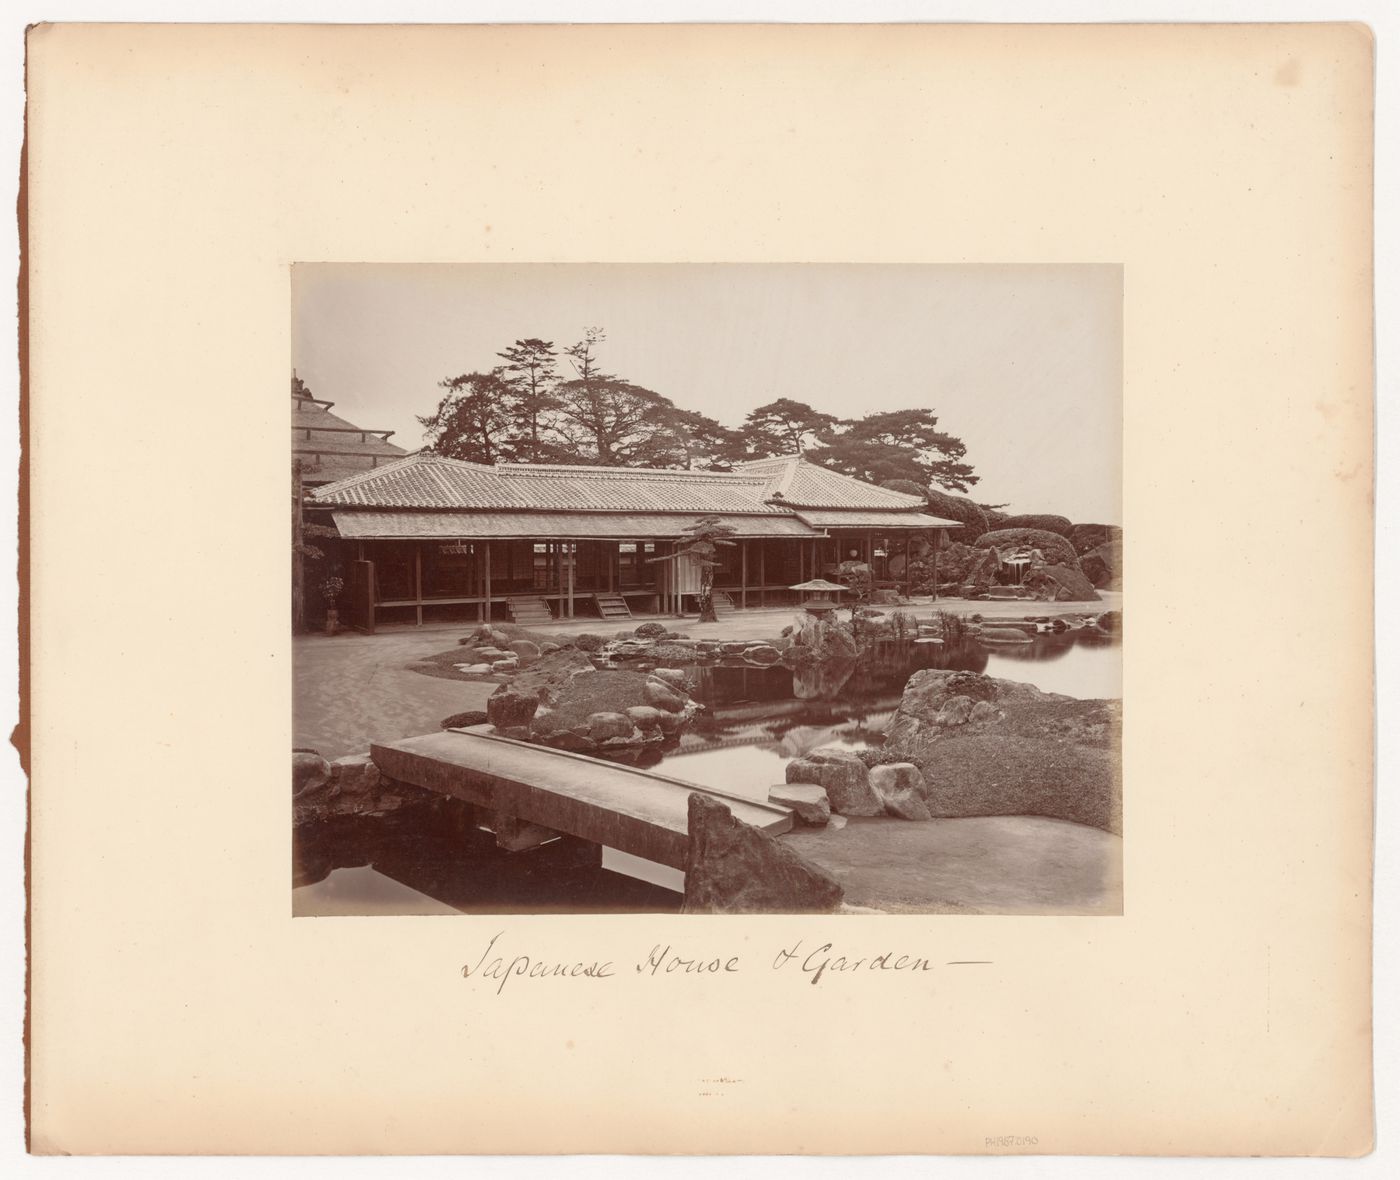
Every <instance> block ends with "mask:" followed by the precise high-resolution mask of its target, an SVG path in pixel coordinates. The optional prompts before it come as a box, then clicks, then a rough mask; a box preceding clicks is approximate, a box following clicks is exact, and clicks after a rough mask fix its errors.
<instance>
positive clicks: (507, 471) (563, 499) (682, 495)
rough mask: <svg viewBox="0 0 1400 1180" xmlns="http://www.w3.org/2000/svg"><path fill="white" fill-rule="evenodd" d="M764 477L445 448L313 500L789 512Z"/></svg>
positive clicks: (335, 486) (470, 507)
mask: <svg viewBox="0 0 1400 1180" xmlns="http://www.w3.org/2000/svg"><path fill="white" fill-rule="evenodd" d="M763 491H764V481H763V480H761V479H756V478H753V477H744V476H742V475H734V474H732V473H729V472H711V471H661V470H656V469H645V468H636V467H568V466H547V465H540V466H533V465H526V464H500V465H499V466H495V467H487V466H484V465H483V464H480V463H468V462H466V461H465V460H462V459H448V458H445V457H443V456H441V455H430V454H417V455H410V456H408V457H407V458H405V459H402V460H400V461H398V462H396V463H390V464H388V465H386V466H383V467H380V468H379V469H378V470H376V471H369V472H365V473H364V474H363V475H358V476H355V477H354V478H353V479H348V480H342V481H341V482H339V483H336V484H329V485H327V486H326V487H323V488H320V489H318V490H317V491H316V493H315V496H314V501H315V502H316V503H321V504H337V505H345V506H352V505H353V506H357V507H364V508H420V509H445V510H452V509H457V510H464V509H465V510H486V511H489V510H493V509H494V510H501V511H509V510H517V511H532V510H533V511H572V512H649V513H650V512H685V513H694V514H696V515H703V514H709V513H716V514H720V515H725V514H732V513H751V514H754V515H759V516H780V515H785V512H784V510H783V508H781V507H780V506H777V505H772V504H768V503H765V502H764V494H763Z"/></svg>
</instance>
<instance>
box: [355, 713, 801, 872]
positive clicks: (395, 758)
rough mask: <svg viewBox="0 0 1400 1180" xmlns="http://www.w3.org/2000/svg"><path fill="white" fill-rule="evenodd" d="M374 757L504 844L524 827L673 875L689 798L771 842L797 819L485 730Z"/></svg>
mask: <svg viewBox="0 0 1400 1180" xmlns="http://www.w3.org/2000/svg"><path fill="white" fill-rule="evenodd" d="M370 757H371V758H373V759H374V764H375V765H376V766H378V767H379V769H380V770H381V771H382V772H383V773H384V774H385V775H387V776H388V777H389V778H391V779H397V780H398V781H400V782H406V783H412V784H413V785H414V786H416V787H423V788H424V789H426V790H429V791H436V792H438V793H440V794H444V795H451V796H452V797H453V798H456V799H461V800H462V801H463V802H465V803H470V804H473V805H475V806H477V807H480V808H482V809H483V813H484V815H485V816H486V817H488V818H489V819H490V820H491V822H492V824H493V825H495V826H494V827H493V830H494V831H496V832H497V834H498V836H499V835H500V833H501V832H502V831H503V830H504V831H506V832H508V833H509V832H511V831H513V830H514V829H513V826H512V825H514V824H516V822H517V821H518V822H519V823H524V824H530V825H538V826H539V827H543V828H548V829H549V830H550V832H558V833H562V834H564V835H569V836H577V837H579V838H580V839H583V840H588V841H591V842H592V843H594V844H602V845H605V846H606V847H608V848H616V849H619V850H620V851H622V852H628V853H631V854H632V855H633V856H640V857H642V858H643V859H644V860H650V861H654V862H656V863H657V864H664V865H670V866H671V867H672V868H675V869H684V868H685V854H686V848H687V846H688V845H689V843H690V836H689V823H688V816H687V807H688V801H689V798H690V796H691V794H692V793H696V792H698V793H699V794H702V795H708V796H710V797H711V798H715V799H718V800H720V801H721V802H723V803H724V804H725V805H726V806H728V808H729V809H730V811H731V812H732V813H733V815H734V817H735V818H736V819H739V820H742V821H743V822H744V823H747V824H752V825H753V826H754V827H757V828H761V829H762V830H763V831H766V832H771V833H772V834H773V835H780V834H782V833H784V832H788V831H791V830H792V825H793V818H792V812H790V811H789V810H788V809H787V808H785V807H780V806H778V805H777V804H774V803H767V802H762V803H760V802H757V801H754V800H750V799H743V798H740V797H738V796H735V795H730V794H728V793H727V792H724V791H720V790H717V789H715V788H713V787H703V786H698V785H696V784H694V783H688V782H684V781H682V780H680V779H674V778H671V777H669V776H667V775H661V774H655V773H653V772H651V771H647V770H639V769H637V768H635V767H631V766H623V765H620V764H619V763H616V762H606V761H604V760H602V759H600V758H593V757H590V756H589V755H587V754H574V753H566V752H565V751H563V750H553V749H550V748H548V747H547V746H536V745H531V744H530V743H528V742H521V741H515V740H514V739H512V738H502V737H497V736H495V735H494V734H492V733H490V732H489V727H487V726H473V727H471V728H469V729H450V730H445V731H444V732H442V733H433V734H427V735H425V736H423V737H415V738H405V739H403V740H401V741H397V742H384V743H379V742H375V743H373V744H371V746H370ZM522 846H523V845H522Z"/></svg>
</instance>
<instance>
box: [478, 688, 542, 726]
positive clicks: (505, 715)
mask: <svg viewBox="0 0 1400 1180" xmlns="http://www.w3.org/2000/svg"><path fill="white" fill-rule="evenodd" d="M539 707H540V698H539V696H538V695H536V694H535V693H533V692H529V691H528V690H527V691H523V692H522V691H521V690H520V689H519V688H517V687H516V686H515V685H513V684H503V685H501V687H500V688H498V689H497V690H496V691H495V692H493V693H492V694H491V695H490V696H489V697H488V698H487V699H486V719H487V720H488V721H489V722H490V723H491V724H492V725H494V726H495V727H496V728H497V729H515V728H517V727H518V726H521V725H529V724H530V722H531V720H532V719H533V718H534V716H535V710H536V709H538V708H539Z"/></svg>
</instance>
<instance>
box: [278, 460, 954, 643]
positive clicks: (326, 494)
mask: <svg viewBox="0 0 1400 1180" xmlns="http://www.w3.org/2000/svg"><path fill="white" fill-rule="evenodd" d="M306 512H307V519H308V520H315V521H317V522H318V523H324V524H329V525H333V526H334V528H335V530H336V532H337V534H338V535H339V536H340V537H341V538H343V540H344V542H345V544H344V545H343V546H342V557H343V561H344V565H345V567H346V571H347V579H346V580H347V583H348V587H347V591H348V592H347V595H346V597H347V599H348V600H349V601H347V602H345V603H343V606H344V607H346V608H348V613H349V616H350V621H351V622H352V623H353V624H354V625H355V626H359V627H362V628H364V629H370V630H372V629H373V628H374V626H375V624H376V622H378V623H390V622H401V623H404V622H408V623H413V622H416V623H419V624H421V623H423V621H424V620H425V619H448V618H467V619H471V618H477V619H480V618H491V619H515V620H517V621H519V622H526V623H529V622H546V621H548V620H549V619H551V618H554V619H558V618H585V617H598V618H604V619H607V618H626V617H629V616H630V615H632V614H633V613H645V614H651V613H664V614H672V613H682V612H684V611H687V610H690V609H693V608H694V601H695V595H696V593H697V592H698V590H699V581H700V571H699V568H698V567H697V566H696V565H695V564H693V563H692V562H690V561H689V560H685V559H682V560H677V561H664V560H661V561H658V560H656V559H657V558H659V557H664V556H665V555H667V554H673V553H675V552H677V550H678V549H680V548H683V546H684V540H683V538H684V531H685V529H686V527H687V526H688V525H691V524H693V523H694V522H695V521H696V520H697V519H699V518H700V517H703V516H717V517H719V518H720V519H721V520H722V521H724V522H725V523H727V524H729V525H731V526H733V528H734V534H733V540H734V544H733V545H729V546H722V547H721V548H720V552H719V560H720V561H721V562H722V564H721V565H720V566H719V567H718V568H717V569H716V570H715V590H716V601H717V605H718V606H719V609H721V610H725V609H729V608H739V609H743V608H746V607H752V606H765V605H779V604H783V603H790V602H796V601H797V598H798V596H797V594H795V593H794V592H792V591H791V590H789V589H788V588H789V587H790V586H792V585H794V584H795V583H799V582H804V581H807V580H808V579H811V578H814V577H821V576H827V577H830V576H832V575H833V574H834V572H835V569H836V566H837V564H838V563H840V562H841V561H845V560H848V559H853V558H854V559H858V560H862V561H865V562H867V563H869V564H870V566H871V569H872V571H873V575H874V578H875V581H876V584H877V585H886V586H896V585H898V584H900V582H901V579H902V578H903V577H904V571H905V570H906V568H907V565H908V561H909V557H910V554H911V552H919V551H926V550H927V548H928V547H929V546H930V545H936V544H937V543H938V538H939V536H940V532H941V530H943V529H947V528H957V527H958V522H957V521H952V520H945V519H942V518H940V517H936V516H931V515H929V514H928V513H927V512H926V511H925V504H924V501H923V500H922V499H921V498H919V497H916V496H907V495H903V494H901V493H898V492H892V491H889V490H887V489H885V488H881V487H876V486H874V485H873V484H868V483H864V482H862V481H861V480H857V479H852V478H851V477H849V476H846V475H841V474H839V473H837V472H835V471H830V470H828V469H826V468H824V467H821V466H818V465H817V464H815V463H811V462H809V461H808V460H807V459H805V458H803V457H802V456H801V455H789V456H784V457H781V458H774V459H760V460H756V461H753V462H750V463H744V464H740V465H738V466H736V467H735V468H733V469H732V470H730V471H675V470H655V469H641V468H628V467H574V466H544V465H523V464H497V465H495V466H487V465H483V464H479V463H469V462H465V461H462V460H459V459H448V458H443V457H442V456H438V455H429V454H415V455H410V456H408V457H406V458H403V459H398V460H395V461H392V462H388V463H383V464H381V465H379V466H376V467H373V468H371V469H369V470H362V471H360V472H358V473H357V474H353V475H350V476H348V477H346V478H344V479H340V480H337V481H335V482H333V483H328V484H326V485H324V486H322V487H319V488H316V489H315V490H314V491H312V492H311V493H309V495H308V496H307V499H306Z"/></svg>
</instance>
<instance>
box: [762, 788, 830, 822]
mask: <svg viewBox="0 0 1400 1180" xmlns="http://www.w3.org/2000/svg"><path fill="white" fill-rule="evenodd" d="M768 801H769V802H770V803H777V804H780V805H781V806H783V807H790V808H792V812H793V814H794V815H795V816H797V818H798V819H799V820H801V821H802V822H803V823H804V824H810V825H811V826H812V827H816V828H819V827H822V826H824V825H825V824H826V823H827V822H828V821H829V820H830V819H831V801H830V800H829V799H828V798H827V797H826V789H825V788H824V787H819V786H817V785H816V784H815V783H783V784H782V785H780V786H776V787H770V788H769V789H768Z"/></svg>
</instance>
